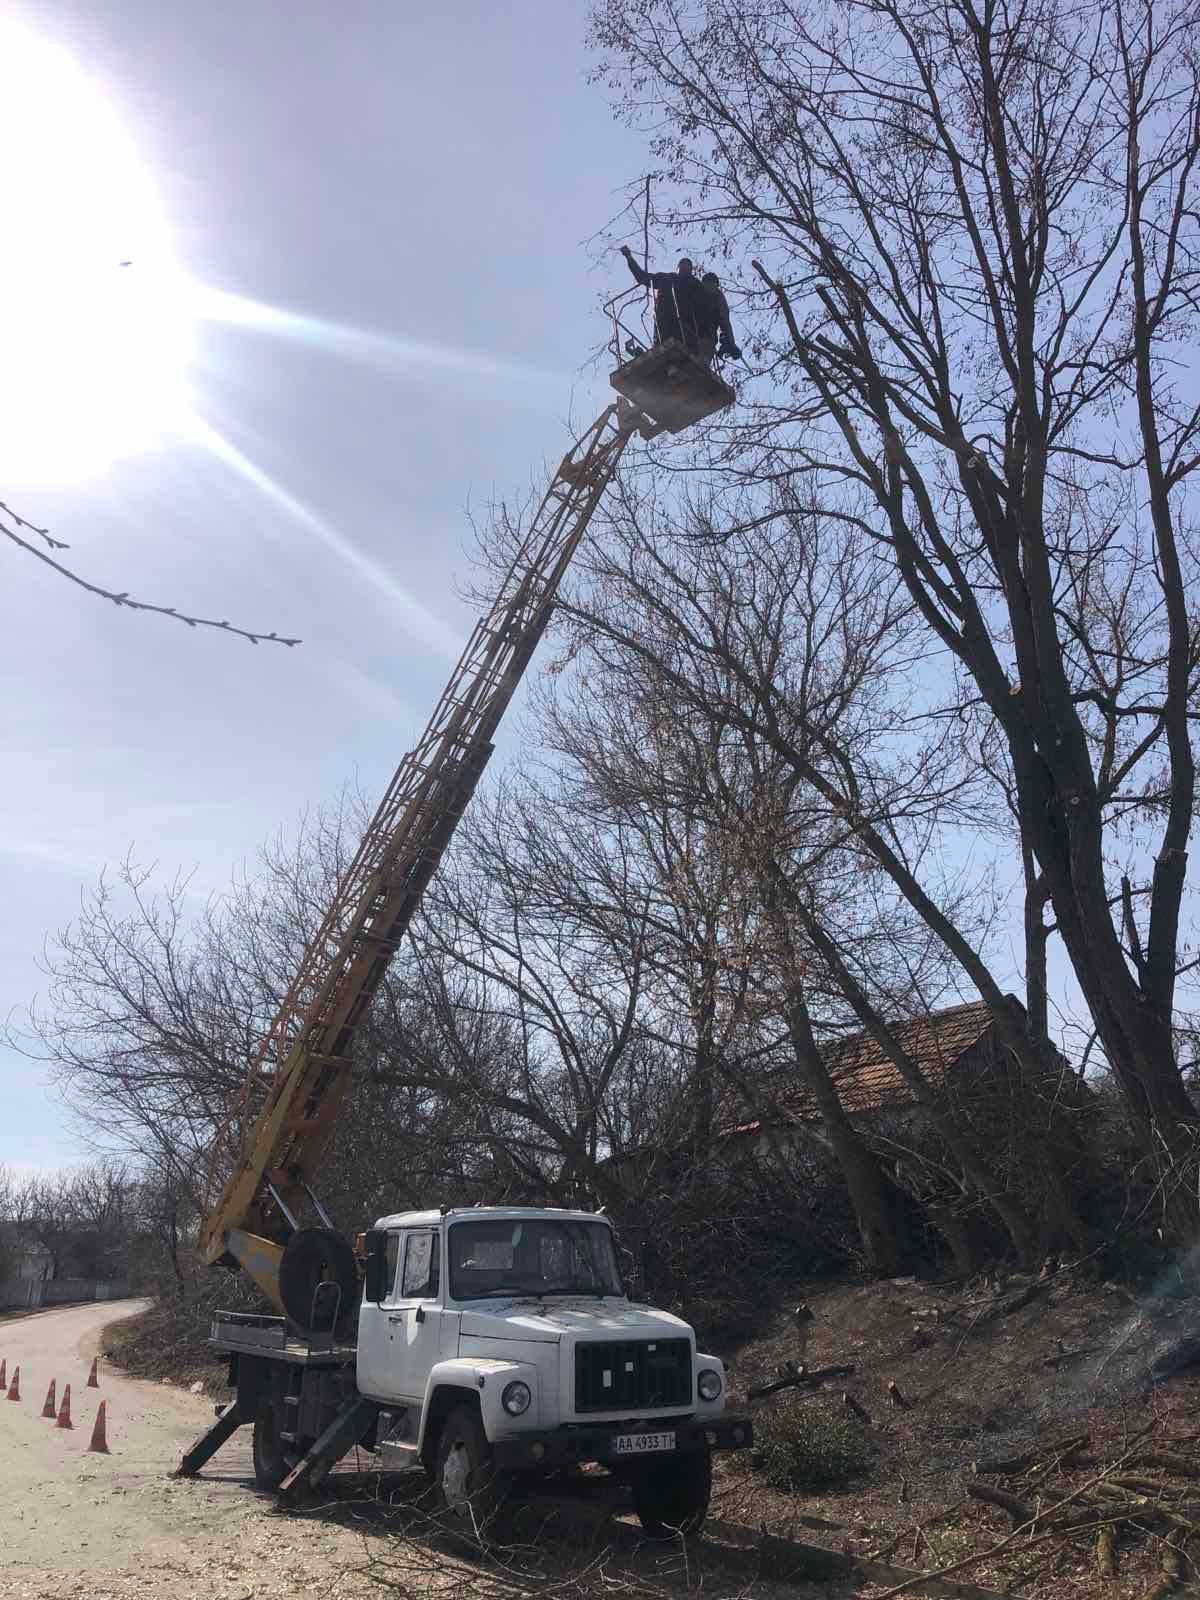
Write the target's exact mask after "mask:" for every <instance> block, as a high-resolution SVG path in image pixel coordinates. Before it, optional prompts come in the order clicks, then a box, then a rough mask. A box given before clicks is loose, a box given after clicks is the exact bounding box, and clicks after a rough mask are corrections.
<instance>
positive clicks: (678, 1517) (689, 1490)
mask: <svg viewBox="0 0 1200 1600" xmlns="http://www.w3.org/2000/svg"><path fill="white" fill-rule="evenodd" d="M631 1482H632V1487H633V1505H634V1510H635V1511H636V1512H637V1514H638V1521H639V1522H640V1523H641V1525H642V1527H643V1529H644V1530H645V1531H646V1533H648V1534H649V1536H650V1537H651V1538H652V1539H673V1538H675V1537H676V1535H678V1534H681V1533H698V1532H699V1531H700V1529H701V1528H702V1527H703V1525H704V1519H705V1517H706V1516H707V1515H708V1502H709V1497H710V1496H711V1494H712V1456H711V1455H710V1454H709V1451H708V1447H707V1446H705V1448H704V1449H703V1450H693V1451H689V1452H688V1453H687V1454H686V1455H682V1456H674V1457H671V1458H670V1459H669V1460H666V1461H659V1462H656V1463H655V1464H654V1465H653V1466H645V1467H640V1468H639V1469H638V1471H637V1472H636V1473H635V1474H634V1476H633V1478H632V1480H631Z"/></svg>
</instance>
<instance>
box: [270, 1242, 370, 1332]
mask: <svg viewBox="0 0 1200 1600" xmlns="http://www.w3.org/2000/svg"><path fill="white" fill-rule="evenodd" d="M279 1298H280V1300H281V1301H282V1302H283V1309H284V1312H285V1313H286V1315H287V1319H288V1324H289V1326H290V1327H291V1329H292V1331H293V1332H294V1333H298V1334H299V1335H300V1337H301V1338H303V1339H307V1338H310V1337H311V1336H312V1335H313V1334H321V1333H337V1334H345V1333H348V1332H350V1331H351V1330H352V1329H353V1327H354V1322H355V1318H356V1317H357V1315H358V1267H357V1266H356V1264H355V1261H354V1251H353V1250H352V1249H351V1247H350V1241H349V1240H348V1239H343V1237H342V1235H341V1234H340V1233H335V1232H334V1231H333V1229H332V1228H299V1229H297V1231H296V1232H295V1233H294V1234H293V1235H292V1237H291V1238H290V1239H289V1240H288V1242H287V1245H286V1247H285V1249H284V1252H283V1260H282V1261H281V1262H280V1263H279Z"/></svg>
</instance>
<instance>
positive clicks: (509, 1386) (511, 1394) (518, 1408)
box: [500, 1378, 533, 1417]
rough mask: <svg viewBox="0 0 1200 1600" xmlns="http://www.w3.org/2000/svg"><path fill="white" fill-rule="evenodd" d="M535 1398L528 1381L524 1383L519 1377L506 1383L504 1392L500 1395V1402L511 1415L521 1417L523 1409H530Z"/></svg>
mask: <svg viewBox="0 0 1200 1600" xmlns="http://www.w3.org/2000/svg"><path fill="white" fill-rule="evenodd" d="M532 1399H533V1391H532V1389H530V1387H529V1385H528V1384H527V1383H522V1382H521V1380H520V1379H519V1378H518V1379H517V1381H516V1382H515V1383H506V1384H505V1385H504V1393H503V1394H502V1395H501V1396H500V1404H501V1405H502V1406H503V1407H504V1409H505V1411H507V1412H508V1414H509V1416H510V1417H519V1416H520V1415H521V1413H522V1412H523V1411H528V1410H529V1406H530V1402H531V1401H532Z"/></svg>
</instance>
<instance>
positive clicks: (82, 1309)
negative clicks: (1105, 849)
mask: <svg viewBox="0 0 1200 1600" xmlns="http://www.w3.org/2000/svg"><path fill="white" fill-rule="evenodd" d="M144 1305H145V1302H143V1301H123V1302H116V1301H114V1302H110V1303H108V1304H101V1305H87V1306H74V1307H66V1308H63V1309H61V1310H54V1311H46V1312H41V1313H39V1314H37V1315H34V1316H29V1317H23V1318H19V1319H16V1320H12V1321H6V1322H5V1323H3V1324H0V1358H3V1359H4V1360H5V1362H6V1363H7V1367H8V1376H9V1378H10V1379H11V1377H12V1374H13V1369H14V1367H16V1366H18V1365H19V1366H20V1369H21V1382H20V1393H21V1398H20V1400H19V1402H15V1403H14V1402H9V1401H8V1400H6V1399H0V1595H3V1596H5V1597H7V1596H28V1597H30V1600H32V1597H34V1596H37V1597H38V1600H43V1597H45V1600H57V1597H59V1596H63V1597H65V1596H75V1595H81V1596H82V1595H87V1596H89V1597H94V1600H106V1597H108V1596H114V1597H117V1596H121V1597H124V1596H135V1595H136V1596H142V1595H145V1596H149V1595H156V1596H170V1597H171V1600H193V1597H195V1600H200V1597H201V1596H203V1597H205V1600H246V1597H249V1596H251V1595H258V1594H264V1595H265V1594H268V1593H270V1594H272V1595H275V1596H280V1595H296V1596H300V1595H310V1594H311V1595H316V1594H318V1593H319V1594H322V1595H325V1596H338V1595H341V1594H343V1593H345V1594H349V1593H351V1592H355V1591H357V1592H361V1591H362V1588H363V1584H362V1578H361V1574H360V1573H359V1572H358V1570H357V1569H358V1568H360V1567H361V1565H362V1543H361V1540H360V1539H359V1538H358V1537H357V1536H356V1535H355V1533H353V1532H352V1531H351V1530H349V1529H347V1528H344V1527H340V1526H337V1525H329V1524H327V1523H324V1522H322V1521H319V1520H316V1519H295V1518H284V1517H280V1516H278V1515H276V1514H275V1513H274V1512H273V1510H272V1509H271V1505H270V1502H269V1501H267V1500H266V1499H264V1498H263V1497H262V1496H260V1495H258V1494H257V1493H256V1492H255V1491H254V1487H253V1478H252V1473H251V1471H250V1462H249V1451H248V1440H247V1441H245V1442H243V1439H242V1438H241V1437H240V1436H239V1437H238V1438H236V1439H235V1440H233V1441H232V1442H231V1444H230V1445H229V1446H228V1447H227V1448H226V1449H225V1450H224V1451H223V1452H222V1453H221V1454H220V1455H219V1456H218V1457H217V1458H216V1459H215V1460H214V1461H213V1462H212V1463H211V1465H210V1467H209V1469H208V1470H207V1471H206V1473H205V1475H204V1477H202V1478H198V1479H192V1480H181V1479H176V1478H172V1477H171V1475H170V1474H171V1473H172V1471H173V1470H174V1468H175V1466H176V1465H177V1464H178V1461H179V1457H180V1454H181V1453H182V1451H183V1449H184V1448H185V1446H186V1445H188V1444H189V1443H190V1442H191V1441H192V1440H193V1439H194V1438H195V1437H196V1436H197V1435H198V1434H199V1433H200V1431H201V1430H202V1429H203V1428H204V1427H205V1426H206V1425H207V1423H208V1422H210V1421H211V1420H212V1414H213V1413H212V1402H211V1400H206V1399H204V1398H202V1397H199V1396H195V1395H192V1394H189V1393H187V1392H186V1391H183V1390H180V1389H176V1388H173V1387H170V1386H168V1385H166V1384H155V1383H147V1382H143V1381H140V1380H137V1379H132V1378H126V1377H124V1376H122V1375H121V1374H119V1373H117V1372H114V1371H113V1370H112V1369H111V1368H109V1367H107V1366H106V1364H105V1362H104V1360H103V1359H101V1361H100V1374H99V1376H100V1387H99V1389H98V1390H97V1389H88V1388H87V1387H85V1385H86V1383H87V1375H88V1368H89V1366H90V1364H91V1360H92V1357H93V1355H95V1354H96V1352H97V1350H98V1347H99V1337H100V1332H101V1329H102V1328H103V1327H104V1326H105V1325H106V1323H109V1322H112V1321H114V1320H116V1319H118V1318H121V1317H127V1316H131V1315H133V1314H134V1313H135V1312H137V1311H140V1310H142V1309H143V1307H144ZM52 1378H53V1379H54V1380H55V1381H56V1384H57V1391H58V1396H59V1398H60V1399H61V1396H62V1392H63V1386H64V1384H67V1383H69V1384H70V1385H71V1411H72V1418H73V1422H74V1427H73V1429H72V1430H70V1431H67V1430H65V1429H62V1430H60V1429H58V1428H56V1427H55V1425H54V1424H53V1423H52V1422H49V1421H46V1420H44V1419H43V1418H42V1416H41V1410H42V1404H43V1402H44V1400H45V1398H46V1390H47V1387H48V1385H49V1383H50V1380H51V1379H52ZM101 1400H105V1401H107V1413H108V1445H109V1450H110V1452H111V1454H109V1455H99V1454H93V1453H91V1452H89V1451H88V1448H87V1446H88V1442H89V1439H90V1437H91V1430H92V1424H93V1421H94V1419H95V1415H96V1408H97V1406H98V1404H99V1402H100V1401H101Z"/></svg>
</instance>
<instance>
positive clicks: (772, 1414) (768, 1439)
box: [754, 1399, 872, 1494]
mask: <svg viewBox="0 0 1200 1600" xmlns="http://www.w3.org/2000/svg"><path fill="white" fill-rule="evenodd" d="M754 1444H755V1455H754V1461H755V1466H756V1468H757V1470H758V1471H760V1472H761V1473H762V1475H763V1476H764V1477H765V1478H766V1480H767V1482H768V1483H769V1484H772V1485H773V1486H774V1487H775V1488H776V1489H802V1490H807V1491H808V1492H809V1493H812V1494H815V1493H818V1492H820V1491H822V1490H826V1489H840V1488H841V1487H842V1486H843V1485H844V1484H847V1483H850V1482H851V1481H852V1480H853V1479H855V1478H859V1477H861V1476H862V1475H863V1474H864V1473H865V1472H868V1471H869V1470H870V1467H871V1462H872V1450H871V1445H870V1442H869V1440H867V1439H866V1438H865V1437H864V1436H863V1432H862V1427H861V1425H860V1424H859V1423H858V1422H857V1421H856V1420H855V1418H854V1417H853V1416H852V1415H851V1414H850V1413H849V1412H848V1411H845V1410H843V1409H841V1408H840V1407H839V1408H835V1407H833V1406H831V1405H829V1404H822V1403H821V1402H820V1401H819V1400H803V1399H790V1400H783V1401H777V1402H775V1404H773V1405H770V1406H767V1407H764V1408H763V1409H762V1410H761V1411H759V1412H757V1413H756V1414H755V1418H754Z"/></svg>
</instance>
